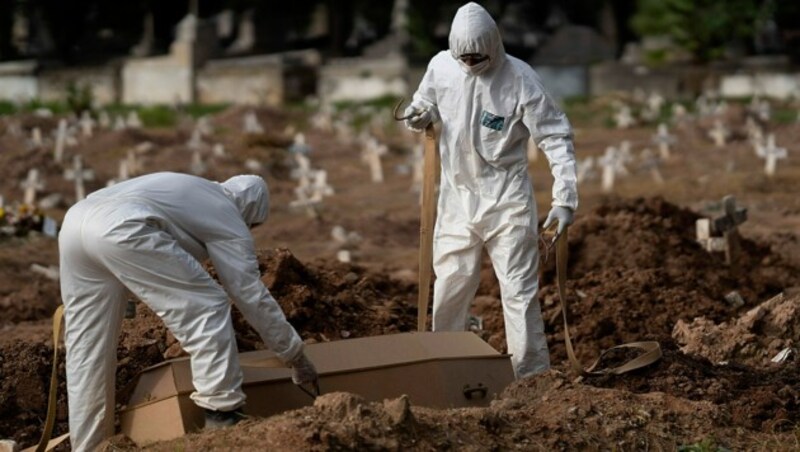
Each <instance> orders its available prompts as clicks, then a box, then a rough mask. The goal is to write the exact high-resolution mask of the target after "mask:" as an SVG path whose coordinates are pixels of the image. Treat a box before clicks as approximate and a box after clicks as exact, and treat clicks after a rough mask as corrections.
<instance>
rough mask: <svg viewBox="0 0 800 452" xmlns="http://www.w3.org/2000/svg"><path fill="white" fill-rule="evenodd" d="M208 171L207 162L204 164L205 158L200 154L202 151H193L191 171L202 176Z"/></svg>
mask: <svg viewBox="0 0 800 452" xmlns="http://www.w3.org/2000/svg"><path fill="white" fill-rule="evenodd" d="M206 170H207V167H206V164H205V162H203V156H202V154H200V150H199V149H195V150H194V151H192V163H191V165H190V166H189V171H191V173H192V174H194V175H197V176H202V175H203V174H205V173H206Z"/></svg>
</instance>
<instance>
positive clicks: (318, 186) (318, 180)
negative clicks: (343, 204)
mask: <svg viewBox="0 0 800 452" xmlns="http://www.w3.org/2000/svg"><path fill="white" fill-rule="evenodd" d="M311 190H312V191H313V193H314V196H316V197H318V198H322V197H324V196H332V195H333V194H334V191H333V187H331V186H330V185H328V172H327V171H325V170H317V171H314V173H313V181H312V183H311Z"/></svg>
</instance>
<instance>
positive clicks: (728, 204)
mask: <svg viewBox="0 0 800 452" xmlns="http://www.w3.org/2000/svg"><path fill="white" fill-rule="evenodd" d="M722 206H723V209H724V212H725V213H724V214H723V215H722V216H719V217H717V218H714V219H713V220H707V219H706V221H708V222H709V223H710V224H709V225H708V226H707V225H706V224H705V222H703V221H702V220H698V226H697V228H698V241H700V239H701V232H702V235H703V236H704V237H703V238H704V239H708V240H706V242H705V246H706V249H707V250H708V251H725V262H726V263H727V264H728V265H729V266H730V267H731V272H732V273H733V274H734V275H735V274H737V273H738V271H739V254H740V253H741V245H740V240H739V229H738V228H739V225H740V224H742V223H744V222H745V220H747V209H746V208H743V207H737V206H736V198H735V197H733V196H732V195H727V196H725V197H724V198H722ZM707 231H708V232H709V233H708V234H707V233H706V232H707ZM714 233H716V234H722V239H723V241H722V244H721V245H720V242H719V240H714V237H711V234H714ZM701 243H703V242H702V241H701ZM720 248H722V249H720Z"/></svg>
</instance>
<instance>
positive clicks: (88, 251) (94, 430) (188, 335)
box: [58, 173, 317, 451]
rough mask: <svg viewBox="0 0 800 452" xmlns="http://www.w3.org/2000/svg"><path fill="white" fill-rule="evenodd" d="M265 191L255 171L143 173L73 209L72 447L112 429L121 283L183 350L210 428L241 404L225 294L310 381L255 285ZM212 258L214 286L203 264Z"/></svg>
mask: <svg viewBox="0 0 800 452" xmlns="http://www.w3.org/2000/svg"><path fill="white" fill-rule="evenodd" d="M268 209H269V192H268V188H267V185H266V183H265V182H264V180H263V179H262V178H261V177H259V176H250V175H245V176H236V177H233V178H231V179H229V180H227V181H225V182H223V183H217V182H213V181H209V180H206V179H203V178H200V177H196V176H191V175H186V174H178V173H155V174H149V175H145V176H141V177H137V178H134V179H130V180H128V181H125V182H122V183H119V184H116V185H113V186H111V187H108V188H105V189H102V190H99V191H97V192H95V193H92V194H91V195H89V196H88V197H87V198H86V199H85V200H83V201H80V202H79V203H77V204H75V205H74V206H72V208H70V209H69V211H68V212H67V214H66V217H65V218H64V222H63V227H62V230H61V232H60V235H59V239H58V243H59V253H60V264H61V296H62V298H63V302H64V308H65V314H64V315H65V322H66V330H65V331H66V332H65V343H66V348H67V358H66V359H67V361H66V365H67V392H68V402H69V427H70V439H71V442H72V448H73V450H76V451H84V450H92V449H94V448H95V447H96V446H97V445H98V444H100V443H101V441H102V440H103V439H104V438H106V437H108V436H111V435H113V434H114V430H113V429H114V389H115V388H114V382H115V370H116V351H117V341H118V335H119V331H120V328H121V325H122V319H123V316H124V313H125V307H126V300H125V298H124V297H125V289H126V288H127V289H129V290H130V291H131V292H132V293H133V294H135V295H136V296H137V297H138V298H140V299H141V300H142V301H143V302H144V303H146V304H147V305H148V306H149V307H150V308H151V309H152V310H153V311H154V312H155V313H156V314H158V316H159V317H161V319H162V320H163V321H164V323H165V324H166V326H167V328H169V330H170V331H171V332H172V333H173V334H174V335H175V338H176V339H177V340H178V341H179V342H180V344H181V346H182V347H183V349H184V350H186V352H188V353H189V356H190V361H191V369H192V381H193V383H194V387H195V392H194V393H192V395H191V398H192V400H194V402H195V403H196V404H197V405H198V406H200V407H202V408H204V409H205V410H206V428H216V427H220V426H225V425H232V424H234V423H236V422H237V421H238V420H240V419H241V418H242V416H243V415H242V414H241V410H240V407H241V406H242V405H243V404H244V403H245V395H244V393H243V392H242V389H241V385H242V371H241V369H240V366H239V361H238V353H237V348H236V340H235V337H234V330H233V325H232V321H231V315H230V312H231V307H230V303H229V302H228V299H229V297H230V298H231V299H232V300H233V301H234V302H235V303H236V305H237V307H238V308H239V309H240V310H241V312H242V314H243V315H244V316H245V318H246V319H247V320H248V322H249V323H250V324H251V325H252V326H253V327H254V328H255V329H256V331H257V332H258V333H259V334H260V336H261V338H262V339H263V341H264V343H265V344H266V345H267V346H268V347H269V348H270V349H271V350H272V351H274V352H275V353H276V354H277V356H278V357H279V358H280V359H281V360H283V361H284V362H285V363H287V364H288V365H289V366H291V367H292V369H293V375H292V378H293V380H294V382H295V383H296V384H309V383H310V384H315V383H316V379H317V374H316V370H315V369H314V366H313V364H312V363H311V362H310V361H309V360H308V359H307V358H306V356H305V353H304V351H303V342H302V340H301V339H300V336H298V334H297V332H296V331H295V329H294V328H293V327H292V326H291V325H290V324H289V323H288V322H287V320H286V317H285V316H284V314H283V311H282V310H281V308H280V305H278V303H277V302H276V301H275V299H274V298H273V297H272V295H271V294H270V293H269V291H268V289H267V288H266V287H265V286H264V284H263V283H262V282H261V277H260V273H259V270H258V261H257V258H256V253H255V248H254V244H253V239H252V236H251V235H250V229H249V228H250V227H252V226H255V225H257V224H259V223H262V222H264V220H266V218H267V213H268ZM209 257H210V258H211V261H212V263H213V264H214V268H215V269H216V271H217V274H218V275H219V279H220V281H221V282H222V285H221V286H220V285H219V284H218V283H217V282H216V281H215V280H214V279H213V278H212V277H211V276H210V275H209V273H208V272H207V271H206V270H205V269H204V268H203V266H202V264H201V262H203V261H204V260H205V259H206V258H209Z"/></svg>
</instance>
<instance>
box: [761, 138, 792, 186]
mask: <svg viewBox="0 0 800 452" xmlns="http://www.w3.org/2000/svg"><path fill="white" fill-rule="evenodd" d="M756 154H758V156H759V157H761V158H762V159H764V160H765V162H764V173H766V175H767V176H769V177H772V176H774V175H775V169H776V166H777V163H778V160H782V159H785V158H787V157H788V156H789V155H788V153H787V152H786V148H779V147H777V146H775V134H773V133H771V134H769V135H767V145H766V146H761V145H758V146H756Z"/></svg>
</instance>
